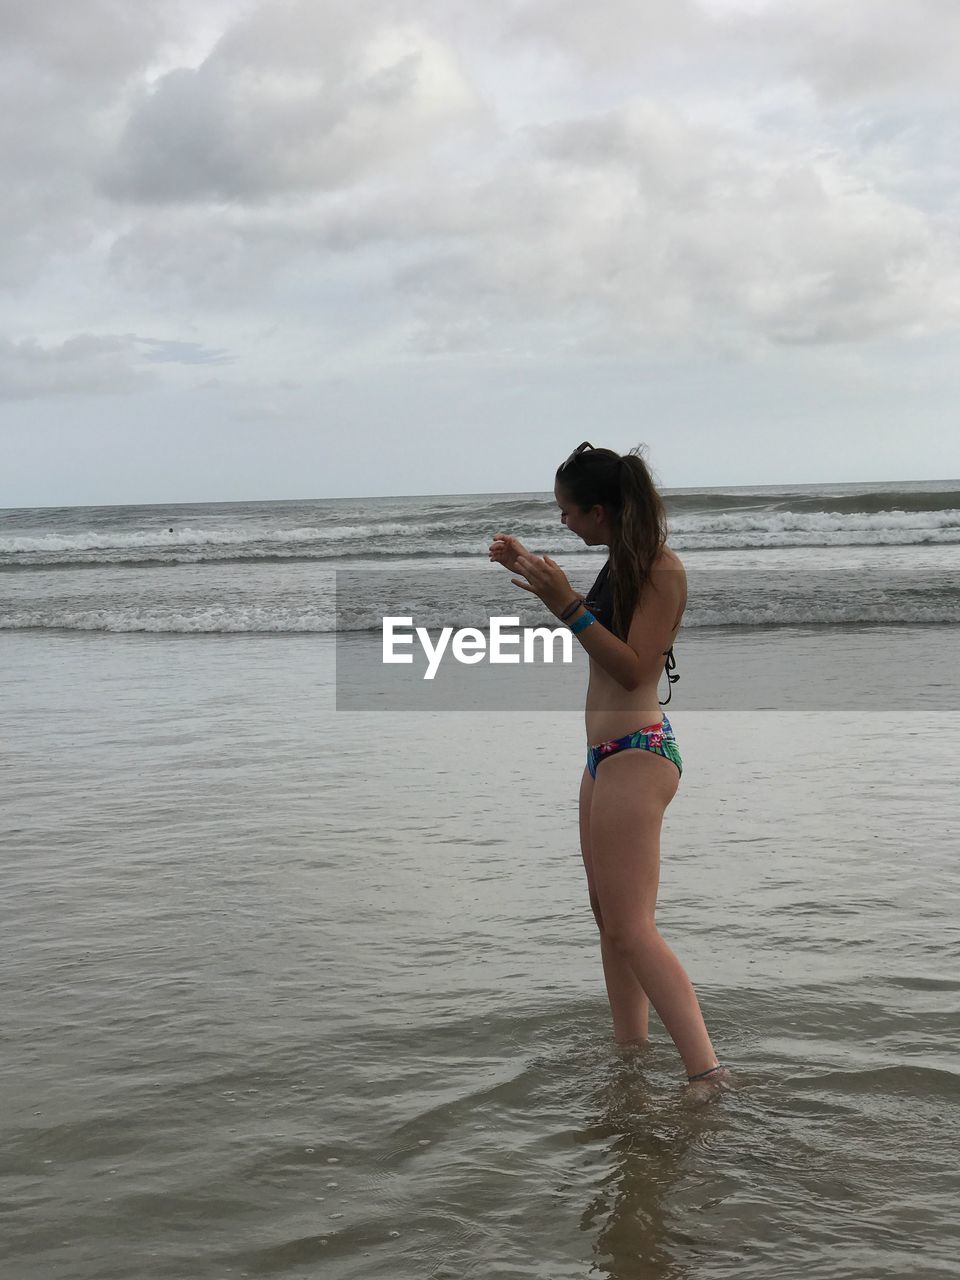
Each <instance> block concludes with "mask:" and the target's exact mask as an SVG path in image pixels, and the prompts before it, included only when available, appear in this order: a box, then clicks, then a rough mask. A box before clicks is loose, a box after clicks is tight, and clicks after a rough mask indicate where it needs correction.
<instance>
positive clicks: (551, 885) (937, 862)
mask: <svg viewBox="0 0 960 1280" xmlns="http://www.w3.org/2000/svg"><path fill="white" fill-rule="evenodd" d="M666 497H667V505H668V512H669V515H670V527H671V537H670V541H671V545H672V546H673V547H674V548H675V549H676V550H677V551H678V552H679V553H680V554H681V555H682V556H683V558H684V561H685V564H686V565H687V568H688V573H689V575H690V582H691V593H690V604H689V608H688V616H687V620H686V624H685V627H684V630H683V631H682V632H681V635H680V638H679V640H678V643H677V646H676V652H677V658H678V670H679V671H680V673H681V681H680V683H679V684H677V685H676V686H675V687H674V689H673V694H672V698H671V702H670V704H669V714H670V718H671V721H672V723H673V725H674V728H675V730H676V732H677V736H678V739H679V741H680V746H681V750H682V752H683V756H684V775H683V780H682V783H681V787H680V791H679V793H678V795H677V798H676V800H675V801H674V802H673V804H672V805H671V806H670V808H669V810H668V812H667V815H666V821H665V828H664V839H663V874H662V887H661V891H660V905H659V909H658V921H659V923H660V927H661V930H662V932H663V933H664V936H665V937H666V938H667V939H668V941H670V943H671V945H672V946H673V947H674V949H675V950H676V951H677V952H678V953H679V955H680V956H681V958H682V959H683V961H684V963H685V965H686V966H687V968H688V971H689V972H690V974H691V977H692V979H693V981H694V984H695V985H696V987H697V990H698V993H699V995H700V999H701V1003H702V1005H703V1008H704V1012H705V1016H706V1019H707V1023H708V1026H709V1027H710V1029H711V1034H712V1036H713V1039H714V1042H715V1043H716V1045H717V1047H718V1049H719V1051H720V1054H721V1057H722V1058H723V1060H724V1061H726V1062H728V1063H729V1064H730V1065H731V1066H732V1067H733V1069H734V1071H735V1074H736V1084H735V1086H734V1087H733V1088H731V1089H729V1090H726V1091H724V1092H723V1093H722V1094H721V1095H719V1096H718V1097H715V1098H714V1099H713V1100H712V1101H710V1102H709V1103H706V1104H703V1103H700V1102H698V1101H697V1100H696V1099H693V1098H691V1097H690V1096H689V1094H688V1093H687V1092H686V1091H685V1090H684V1089H683V1088H682V1074H681V1071H680V1067H679V1061H678V1059H677V1056H676V1053H675V1051H674V1049H673V1046H672V1044H671V1042H670V1040H669V1038H668V1037H667V1036H666V1034H665V1033H664V1031H663V1030H662V1028H661V1027H660V1025H659V1022H658V1021H657V1019H656V1018H655V1017H652V1018H651V1041H650V1044H649V1045H648V1046H646V1047H645V1048H643V1049H641V1050H637V1049H632V1050H627V1049H623V1048H620V1047H618V1046H617V1045H616V1044H615V1043H614V1042H613V1039H612V1035H611V1029H610V1025H609V1013H608V1010H607V1006H606V998H605V994H604V990H603V981H602V973H601V969H600V959H599V946H598V942H597V936H596V930H595V926H594V924H593V917H592V914H591V913H590V909H589V905H588V903H587V897H586V886H585V880H584V875H583V869H582V864H581V862H580V857H579V850H578V845H577V834H576V832H577V814H576V796H577V785H578V782H579V776H580V772H581V770H582V766H583V755H584V738H583V724H582V717H581V711H580V707H581V706H582V693H583V687H584V684H585V669H584V666H583V665H582V664H581V665H580V666H579V667H576V666H575V667H574V668H573V669H571V670H569V671H566V672H557V677H558V678H557V683H556V684H555V685H553V686H551V685H549V684H547V685H545V686H543V687H540V686H538V688H537V690H536V691H535V692H534V691H533V690H526V689H525V697H524V698H519V699H513V700H512V701H511V702H510V703H509V704H508V705H507V706H504V707H502V708H497V707H493V709H491V707H492V706H493V704H492V702H491V700H490V698H489V696H488V695H489V692H490V690H491V689H493V688H494V686H495V685H496V683H497V681H498V677H499V673H498V672H496V671H495V670H493V671H487V672H486V673H485V674H484V676H483V680H484V685H483V688H484V690H485V691H486V692H485V693H484V697H483V698H482V699H480V701H479V705H471V704H470V703H469V701H468V700H467V699H465V698H464V699H461V700H460V701H457V699H456V698H455V699H453V700H452V702H449V703H448V704H446V705H445V707H444V709H440V708H439V704H437V705H436V706H434V705H433V704H431V703H430V702H429V700H428V698H427V695H426V694H424V698H423V700H422V701H421V702H420V703H417V702H415V701H414V702H407V703H405V704H403V705H402V706H401V705H399V704H396V703H390V702H389V701H387V702H384V703H383V704H382V705H381V706H380V707H379V709H378V707H377V706H373V707H367V706H364V705H363V703H362V701H361V700H359V699H358V698H357V693H358V690H357V689H356V688H355V687H352V686H351V681H352V680H354V679H356V675H355V672H354V670H353V669H352V668H351V667H350V666H349V664H346V663H344V662H342V661H340V660H339V659H341V657H342V654H343V653H344V652H345V651H346V650H350V649H353V650H362V651H364V652H369V651H370V650H371V649H373V648H374V647H375V646H376V643H377V638H376V632H375V626H376V607H375V606H376V605H377V600H376V599H373V600H369V601H367V600H363V599H361V598H360V597H361V593H359V592H357V593H352V594H351V593H349V592H345V590H344V587H345V585H346V584H349V583H351V582H359V583H361V584H369V583H371V582H373V583H376V584H380V585H381V586H382V585H383V584H386V586H385V590H387V591H388V592H391V591H395V592H396V601H397V602H398V603H400V602H402V601H404V600H405V601H406V602H407V603H408V604H409V607H410V609H411V611H412V612H414V613H416V614H417V615H418V616H420V615H422V616H423V617H424V618H425V619H426V620H427V621H428V622H429V623H430V625H434V624H439V623H440V622H441V621H444V620H445V619H447V618H449V617H451V616H455V617H457V618H460V619H461V620H462V623H463V625H470V624H471V620H472V619H474V618H475V616H476V614H477V611H478V610H479V609H480V608H481V606H483V607H485V606H486V605H487V604H488V603H489V602H490V600H491V599H493V600H499V599H500V598H501V595H500V594H499V593H500V592H502V593H504V595H503V599H504V602H505V604H507V603H509V605H510V607H511V608H514V607H516V608H518V609H519V610H520V612H521V613H523V607H522V606H516V602H515V601H513V600H512V599H511V598H510V596H509V593H508V591H507V585H506V584H507V575H504V574H503V573H502V570H499V569H497V568H496V567H494V566H490V565H489V564H488V563H487V561H486V546H487V543H488V541H489V537H490V535H491V534H492V533H493V532H494V531H496V530H500V529H508V530H511V531H513V532H516V533H517V534H518V535H519V536H521V537H522V538H523V539H524V540H525V541H526V542H527V543H528V545H530V546H531V547H532V548H534V549H535V550H537V551H539V552H547V553H548V554H551V555H556V557H557V558H558V559H559V560H560V562H561V563H562V564H563V565H564V567H565V568H566V569H567V571H568V573H569V574H570V576H571V579H573V580H575V581H576V582H577V584H578V585H587V584H589V582H590V581H591V580H592V577H593V576H594V573H595V566H596V565H597V564H598V563H599V560H598V559H597V557H596V554H595V553H585V552H579V551H577V550H576V548H574V547H572V546H571V541H572V539H571V535H569V534H567V533H565V531H563V530H562V529H561V528H560V526H559V523H558V520H557V516H556V510H555V508H554V507H553V505H552V501H551V500H550V499H549V496H548V495H539V494H522V495H516V494H510V495H502V494H501V495H488V496H482V495H481V496H476V495H471V496H457V495H452V496H449V497H430V498H419V499H417V498H404V499H367V500H356V501H317V502H288V503H246V504H211V505H209V506H206V507H204V506H190V507H177V506H174V507H166V508H163V509H160V508H149V507H115V508H102V509H101V508H71V509H57V510H22V511H6V512H0V688H2V693H3V706H4V782H5V785H4V789H3V795H4V805H3V849H4V857H3V868H4V879H5V889H6V892H5V894H4V896H3V902H2V907H0V911H2V924H3V934H4V938H5V942H6V946H5V949H4V950H5V963H4V965H3V968H2V971H0V993H2V1000H3V1010H4V1029H5V1036H4V1039H5V1042H6V1043H5V1052H4V1054H3V1056H2V1059H0V1073H2V1086H3V1095H4V1099H5V1106H4V1109H3V1120H2V1141H0V1206H2V1215H3V1231H2V1233H0V1268H2V1274H3V1276H4V1277H5V1280H6V1277H10V1280H40V1278H41V1277H42V1280H59V1278H61V1277H62V1278H63V1280H68V1278H69V1280H109V1278H112V1277H117V1278H118V1280H119V1278H123V1280H127V1278H133V1277H136V1278H137V1280H140V1278H141V1277H142V1278H145V1280H153V1277H185V1278H187V1277H207V1276H210V1277H213V1276H228V1275H232V1276H242V1275H247V1276H279V1277H298V1276H307V1275H310V1276H312V1275H318V1276H319V1275H322V1276H330V1277H333V1278H336V1280H339V1278H340V1277H343V1278H344V1280H353V1278H354V1277H356V1278H357V1280H366V1277H376V1276H381V1275H382V1276H384V1277H392V1278H397V1280H407V1278H409V1280H420V1278H421V1277H434V1278H443V1277H449V1278H452V1277H461V1276H467V1275H471V1276H483V1277H487V1276H491V1277H492V1276H504V1277H526V1276H529V1277H544V1278H546V1277H550V1278H551V1280H553V1278H555V1277H566V1276H570V1277H574V1276H576V1277H582V1276H585V1275H603V1276H610V1277H618V1278H620V1277H622V1278H624V1280H626V1278H627V1277H631V1278H632V1277H644V1280H659V1278H661V1277H663V1278H670V1280H674V1278H676V1280H680V1278H683V1280H701V1278H703V1280H708V1278H709V1280H712V1278H713V1277H732V1276H737V1277H754V1276H756V1277H758V1278H760V1277H764V1278H765V1280H766V1278H767V1277H794V1276H796V1277H800V1276H803V1277H809V1276H814V1277H818V1276H822V1277H830V1278H831V1280H836V1278H840V1277H843V1278H845V1277H851V1278H852V1277H857V1278H858V1280H859V1278H860V1277H862V1278H863V1280H875V1278H878V1277H904V1278H906V1277H911V1278H913V1277H934V1276H938V1277H939V1276H948V1275H951V1276H952V1275H957V1274H958V1269H957V1267H956V1262H955V1259H956V1257H957V1256H958V1254H960V1239H958V1237H960V1230H958V1228H957V1226H956V1221H955V1211H954V1205H955V1202H956V1199H957V1195H958V1192H960V1175H958V1172H957V1168H956V1156H955V1152H956V1149H957V1146H958V1140H960V1120H958V1118H957V1117H958V1115H960V1112H958V1108H957V1102H958V1100H960V1071H958V1068H957V1059H956V1046H957V1042H958V1033H960V1013H958V992H960V965H958V959H960V929H958V926H957V923H956V921H957V904H958V886H957V872H956V844H957V834H958V827H960V823H958V817H960V815H958V808H957V798H956V778H957V772H958V769H957V766H958V761H960V713H958V711H957V707H958V705H960V702H958V699H957V694H956V687H955V682H956V676H955V674H954V671H953V667H954V665H955V663H954V662H953V661H952V659H953V658H954V656H955V654H956V636H957V623H958V613H957V606H958V598H960V597H958V593H957V581H958V578H957V570H958V568H960V550H958V547H960V482H950V481H943V482H928V483H913V484H900V485H863V486H856V485H836V486H823V487H812V486H810V487H804V488H801V489H795V490H791V489H787V488H776V489H772V488H764V489H740V490H736V491H732V492H731V491H724V492H720V491H698V492H690V491H683V492H677V493H671V492H669V491H668V492H667V495H666ZM171 530H172V532H171ZM450 575H456V578H457V581H458V583H459V582H460V581H461V580H465V581H466V582H467V583H468V588H467V589H466V590H462V589H459V588H458V591H457V592H456V601H455V603H456V608H455V609H454V610H453V613H451V606H450V603H449V601H446V602H444V603H443V605H442V607H441V604H440V603H439V597H441V596H442V592H441V591H439V590H438V584H440V585H441V586H442V584H443V583H444V582H449V581H450ZM857 583H859V584H860V589H859V590H854V589H851V584H852V585H853V586H854V587H856V585H857ZM403 591H407V592H408V594H407V595H406V596H405V597H404V596H403ZM391 598H392V597H391ZM338 605H339V606H340V607H339V609H338V608H337V606H338ZM431 611H433V612H431ZM531 616H532V615H531ZM338 623H339V624H340V631H339V634H338V630H337V625H338ZM344 646H346V650H345V648H344ZM843 655H847V656H846V658H844V657H843ZM821 659H822V660H821ZM743 668H746V669H747V670H749V671H752V672H753V673H754V676H755V679H754V680H753V682H751V681H749V680H746V681H741V682H740V683H738V672H739V671H740V670H741V669H743ZM821 671H825V672H826V674H825V675H823V676H821V674H820V672H821ZM757 672H765V673H768V676H769V678H765V679H762V680H759V679H758V678H756V673H757ZM838 672H839V673H840V674H839V675H838V674H837V673H838ZM841 677H842V678H841ZM578 687H579V694H580V703H578V702H577V701H576V694H577V690H578ZM551 689H552V690H553V693H552V694H551ZM527 694H528V695H529V696H526V695H527ZM661 696H666V695H665V693H664V694H662V695H661ZM351 698H353V705H351ZM343 704H346V705H347V706H348V708H349V709H347V710H343V709H341V710H338V709H337V708H338V705H343ZM761 708H763V709H761Z"/></svg>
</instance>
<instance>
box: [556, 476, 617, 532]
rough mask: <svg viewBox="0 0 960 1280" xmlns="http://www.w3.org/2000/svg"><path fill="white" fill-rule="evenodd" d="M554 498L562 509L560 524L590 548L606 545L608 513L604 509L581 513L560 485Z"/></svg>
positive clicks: (592, 509) (599, 508)
mask: <svg viewBox="0 0 960 1280" xmlns="http://www.w3.org/2000/svg"><path fill="white" fill-rule="evenodd" d="M553 496H554V497H555V498H556V500H557V506H558V507H559V508H560V523H561V524H562V525H566V527H567V528H568V529H569V530H570V532H571V533H575V534H576V535H577V537H578V538H582V539H583V541H584V542H585V543H586V544H587V546H588V547H598V546H602V545H604V544H605V543H606V541H607V539H606V536H605V535H606V532H607V530H606V512H605V511H604V509H603V507H599V506H598V507H592V508H591V509H590V510H589V511H581V510H580V508H579V507H578V506H577V504H576V503H575V502H574V501H573V499H572V498H571V497H570V495H569V494H567V493H564V491H563V490H562V489H561V488H560V486H559V484H557V485H554V489H553Z"/></svg>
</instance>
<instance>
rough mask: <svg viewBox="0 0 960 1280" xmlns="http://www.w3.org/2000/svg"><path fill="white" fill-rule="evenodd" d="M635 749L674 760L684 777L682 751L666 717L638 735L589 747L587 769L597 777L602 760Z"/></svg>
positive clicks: (614, 739) (649, 725)
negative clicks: (619, 752) (598, 766)
mask: <svg viewBox="0 0 960 1280" xmlns="http://www.w3.org/2000/svg"><path fill="white" fill-rule="evenodd" d="M634 747H636V748H639V749H640V750H641V751H652V752H653V753H654V755H658V756H663V757H664V759H666V760H672V761H673V763H674V764H675V765H676V766H677V769H678V770H679V772H680V775H681V776H683V761H682V760H681V759H680V749H679V747H678V746H677V740H676V738H675V737H674V735H673V727H672V726H671V724H670V721H669V720H668V719H667V717H666V716H664V717H663V719H662V720H661V721H660V722H659V723H658V724H648V725H647V727H646V728H645V729H638V730H637V731H636V733H628V734H627V735H626V736H625V737H623V738H611V739H610V740H609V742H598V743H597V744H596V746H594V747H587V768H588V769H589V770H590V777H591V778H595V777H596V776H597V765H598V764H599V763H600V761H601V760H605V759H606V758H607V756H615V755H616V754H617V752H618V751H626V750H628V749H630V748H634Z"/></svg>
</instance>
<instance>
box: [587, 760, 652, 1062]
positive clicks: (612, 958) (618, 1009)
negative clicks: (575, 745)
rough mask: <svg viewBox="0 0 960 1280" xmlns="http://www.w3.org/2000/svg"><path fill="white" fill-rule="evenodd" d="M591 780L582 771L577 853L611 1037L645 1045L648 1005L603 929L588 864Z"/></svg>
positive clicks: (591, 795) (591, 872)
mask: <svg viewBox="0 0 960 1280" xmlns="http://www.w3.org/2000/svg"><path fill="white" fill-rule="evenodd" d="M593 786H594V782H593V778H591V777H590V770H589V769H584V771H583V778H582V780H581V782H580V852H581V853H582V854H583V865H584V868H585V869H586V872H587V891H588V893H589V894H590V906H591V907H592V908H593V914H594V918H595V919H596V922H597V927H598V928H599V930H600V958H601V960H602V961H603V979H604V982H605V983H606V986H607V999H608V1000H609V1002H610V1012H611V1013H612V1014H613V1035H614V1038H615V1040H616V1041H617V1043H618V1044H633V1043H636V1042H637V1041H640V1042H641V1043H645V1042H646V1039H647V1029H648V1023H649V1019H650V1001H649V1000H648V999H647V995H646V992H645V991H644V989H643V987H642V986H641V985H640V983H639V982H638V981H637V977H636V974H635V973H634V972H633V970H632V969H631V967H630V965H629V964H628V962H627V961H626V960H625V959H624V957H623V956H622V955H620V953H619V952H618V951H617V949H616V947H614V945H613V944H612V943H611V941H610V939H609V938H608V937H607V935H606V933H605V932H604V928H603V917H602V915H601V914H600V903H599V900H598V899H597V890H596V886H595V885H594V882H593V869H592V866H591V863H590V802H591V799H592V797H593Z"/></svg>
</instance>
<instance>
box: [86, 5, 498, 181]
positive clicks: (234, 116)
mask: <svg viewBox="0 0 960 1280" xmlns="http://www.w3.org/2000/svg"><path fill="white" fill-rule="evenodd" d="M365 7H366V9H367V10H368V11H369V12H370V13H371V15H372V16H373V17H374V18H375V17H376V9H375V7H374V6H369V5H368V6H365ZM345 13H346V11H344V10H340V11H337V10H336V9H334V10H333V13H331V11H330V10H328V9H327V7H326V6H317V5H315V4H312V3H305V2H302V3H296V4H293V3H290V4H286V5H282V6H278V7H277V8H276V9H272V10H271V9H270V8H269V7H268V6H265V7H262V8H260V9H258V10H257V11H256V12H255V13H254V14H253V15H252V16H251V17H250V18H249V19H247V20H246V21H242V22H240V23H238V24H237V25H236V26H235V27H234V28H232V29H231V30H230V31H229V32H228V33H227V34H226V35H225V37H224V38H223V39H222V40H221V41H220V43H219V44H218V45H217V46H216V48H215V49H214V51H213V52H212V53H211V54H210V56H209V57H208V58H207V59H206V60H205V61H204V62H203V63H202V65H201V66H199V67H197V68H196V69H193V70H188V69H178V70H174V71H171V72H169V73H168V74H167V75H165V76H163V77H162V78H161V79H160V80H159V81H158V82H157V83H156V84H155V85H154V86H153V87H152V88H151V89H150V91H149V92H148V93H147V95H146V96H145V98H144V99H143V100H142V102H141V103H140V104H139V105H138V106H137V107H136V109H135V110H134V112H133V114H132V115H131V117H130V119H129V121H128V124H127V126H126V128H125V130H124V133H123V136H122V138H121V139H120V143H119V147H118V151H117V153H116V155H115V157H114V158H113V160H112V162H111V164H110V167H109V168H108V170H107V172H106V174H105V177H104V190H105V191H106V193H107V194H108V195H110V196H112V197H114V198H115V199H121V200H124V199H125V200H135V201H142V202H145V203H150V202H158V203H162V202H165V201H171V202H174V201H180V202H189V201H201V202H202V201H235V200H237V201H259V200H263V199H268V198H272V197H276V196H278V195H281V194H283V193H286V192H309V191H312V190H321V191H322V190H330V189H337V188H342V187H346V186H350V185H352V184H353V183H355V182H357V181H360V180H362V179H364V178H371V177H373V178H378V177H380V176H382V175H383V174H385V173H386V174H396V173H398V172H400V173H402V174H403V175H404V176H405V177H406V178H408V179H409V178H410V177H412V176H414V175H415V173H416V170H417V168H418V157H419V156H420V155H421V154H422V153H423V151H424V150H425V149H427V148H429V147H430V146H431V145H432V144H434V143H436V142H437V141H438V140H439V139H441V138H442V137H443V136H444V135H447V134H449V133H450V132H451V131H452V130H453V129H455V128H456V127H457V126H458V125H459V124H469V123H471V122H472V121H477V120H478V119H479V117H480V112H479V104H478V102H477V99H476V96H475V94H474V92H473V90H472V88H471V86H470V84H469V82H468V81H467V79H466V78H465V76H464V73H463V70H462V68H461V66H460V65H459V62H458V59H457V57H456V56H455V55H454V53H453V52H452V50H451V49H450V48H449V47H448V46H447V45H446V44H445V43H444V42H443V41H442V40H440V39H438V38H437V37H436V36H435V35H433V34H431V33H430V32H428V31H426V30H423V29H422V28H420V27H418V26H414V25H411V24H409V23H396V22H391V21H388V20H386V19H385V18H384V17H383V16H381V17H380V21H379V22H376V21H374V22H373V23H372V24H371V25H370V26H369V27H367V26H366V25H361V24H360V23H359V22H358V21H357V20H356V15H354V16H353V19H352V21H348V20H347V19H346V17H345ZM334 17H336V19H337V20H333V18H334Z"/></svg>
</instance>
